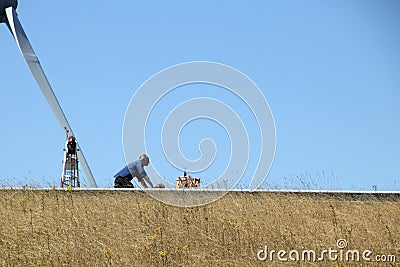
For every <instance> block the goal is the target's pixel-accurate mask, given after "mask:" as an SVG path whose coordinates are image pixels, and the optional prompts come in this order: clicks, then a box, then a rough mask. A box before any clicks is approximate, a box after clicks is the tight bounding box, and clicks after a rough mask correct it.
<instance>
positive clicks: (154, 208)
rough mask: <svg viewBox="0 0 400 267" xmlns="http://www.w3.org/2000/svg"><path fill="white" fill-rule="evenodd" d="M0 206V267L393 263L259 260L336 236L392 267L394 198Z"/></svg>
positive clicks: (85, 198) (398, 246) (46, 199)
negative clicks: (388, 259) (264, 251)
mask: <svg viewBox="0 0 400 267" xmlns="http://www.w3.org/2000/svg"><path fill="white" fill-rule="evenodd" d="M0 205H1V208H0V224H1V228H0V266H397V265H396V263H379V264H378V263H376V262H375V263H367V262H363V261H362V260H361V261H360V262H356V263H352V264H347V263H344V262H340V261H336V262H335V261H328V260H326V261H325V262H324V263H322V262H295V261H289V262H287V263H280V262H279V261H278V260H277V259H276V258H275V260H274V261H272V262H271V261H268V260H267V261H266V262H262V261H259V260H257V252H258V251H259V250H260V249H261V248H263V247H264V245H268V247H269V248H271V249H276V250H279V249H283V250H286V251H288V252H289V251H290V250H292V249H296V250H299V251H301V250H303V249H314V250H316V251H319V250H323V249H328V248H329V247H332V248H337V247H336V240H337V239H340V238H344V239H346V240H347V241H348V244H349V246H348V248H349V249H359V250H364V249H369V250H372V251H374V253H380V254H386V255H396V258H397V262H400V224H399V222H398V221H399V218H400V202H399V199H398V196H392V197H382V198H379V197H378V196H366V197H363V196H355V195H343V194H338V195H326V194H311V193H308V194H307V193H302V194H294V193H292V194H290V193H272V192H260V193H245V192H231V193H228V194H227V195H226V196H225V197H223V198H222V199H220V200H218V201H216V202H214V203H212V204H209V205H206V206H201V207H196V208H178V207H172V206H166V205H164V204H162V203H160V202H158V201H156V200H153V199H152V198H150V197H149V196H148V195H147V194H146V193H144V192H141V191H114V192H113V191H74V192H67V191H58V190H49V191H41V190H0ZM397 264H398V263H397Z"/></svg>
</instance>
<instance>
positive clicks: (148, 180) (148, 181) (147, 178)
mask: <svg viewBox="0 0 400 267" xmlns="http://www.w3.org/2000/svg"><path fill="white" fill-rule="evenodd" d="M143 179H145V180H146V182H147V183H148V184H149V185H150V186H151V187H154V185H153V183H152V182H151V181H150V178H149V176H147V175H146V176H144V177H143Z"/></svg>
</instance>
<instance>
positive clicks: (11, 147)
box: [0, 0, 400, 190]
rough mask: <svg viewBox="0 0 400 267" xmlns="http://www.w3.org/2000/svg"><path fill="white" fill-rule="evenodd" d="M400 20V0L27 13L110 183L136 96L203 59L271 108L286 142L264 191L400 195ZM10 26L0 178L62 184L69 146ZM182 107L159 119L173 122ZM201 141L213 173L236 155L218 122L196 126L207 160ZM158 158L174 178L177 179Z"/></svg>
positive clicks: (42, 4) (50, 7)
mask: <svg viewBox="0 0 400 267" xmlns="http://www.w3.org/2000/svg"><path fill="white" fill-rule="evenodd" d="M74 4H75V5H74ZM399 11H400V3H399V2H398V1H396V0H386V1H371V0H362V1H361V0H352V1H344V0H340V1H254V2H248V1H246V2H245V1H237V2H232V1H202V2H196V3H194V2H187V1H168V2H163V1H159V2H157V1H141V2H140V3H134V2H133V1H120V2H116V3H112V2H110V1H107V2H106V1H79V2H78V1H75V2H74V1H72V2H71V1H69V2H68V3H61V2H57V1H47V0H38V1H22V0H21V1H20V2H19V7H18V10H17V12H18V14H19V18H20V20H21V23H22V25H23V27H24V29H25V31H26V33H27V35H28V37H29V39H30V41H31V43H32V46H33V48H34V50H35V52H36V54H37V55H38V57H39V59H40V61H41V64H42V66H43V68H44V70H45V72H46V75H47V77H48V79H49V81H50V83H51V85H52V87H53V89H54V91H55V94H56V95H57V97H58V99H59V101H60V103H61V105H62V107H63V109H64V112H65V114H66V115H67V118H68V119H69V122H70V124H71V126H72V128H73V129H74V132H75V134H76V136H77V138H78V141H79V143H80V145H81V147H82V148H83V151H84V153H85V155H86V158H87V160H88V163H89V166H90V167H91V169H92V172H93V174H94V176H95V178H96V181H97V183H98V185H99V186H102V187H109V186H111V185H112V182H113V181H112V177H113V175H114V174H115V173H116V172H117V171H118V170H119V169H120V168H121V167H122V166H123V165H124V154H123V146H122V124H123V121H124V115H125V110H126V109H127V107H128V104H129V101H130V99H131V97H132V96H133V95H134V93H135V91H136V90H137V89H138V88H139V87H140V85H141V84H142V83H144V82H145V81H146V80H147V79H148V78H149V77H151V76H152V75H154V74H155V73H157V72H159V71H161V70H163V69H164V68H167V67H169V66H172V65H176V64H180V63H183V62H189V61H198V60H200V61H214V62H219V63H223V64H226V65H229V66H232V67H233V68H236V69H238V70H239V71H241V72H243V73H244V74H246V75H247V76H248V77H249V78H250V79H252V80H253V81H254V82H255V83H256V84H257V85H258V87H259V88H260V89H261V90H262V92H263V93H264V95H265V98H266V99H267V100H268V103H269V105H270V108H271V110H272V113H273V115H274V120H275V125H276V138H277V139H276V154H275V160H274V162H273V165H272V168H271V171H270V173H269V175H268V177H267V179H266V181H265V183H264V187H266V188H275V187H277V188H313V189H320V188H322V189H367V190H368V189H370V188H371V186H372V185H377V187H378V189H381V190H399V189H400V164H399V163H400V138H399V136H400V116H399V115H400V105H399V102H400V75H399V74H400V50H399V49H398V48H399V47H400V34H399V33H400V32H399V31H400V17H399V16H398V14H399ZM0 26H1V27H0V48H1V49H0V58H1V60H0V62H1V64H0V73H1V74H0V75H1V76H0V77H1V83H0V90H1V93H2V96H1V100H2V101H1V105H0V112H1V114H2V116H1V120H0V122H1V125H2V126H1V131H0V140H2V141H1V146H2V153H1V154H0V162H1V163H0V181H2V183H3V184H4V183H6V184H27V183H38V184H42V185H49V184H50V185H52V184H55V185H58V183H59V179H60V174H61V168H62V166H61V158H62V149H63V146H64V142H65V135H64V133H63V130H62V128H61V127H60V126H59V125H58V122H57V120H56V118H55V116H54V115H53V114H52V112H51V110H50V108H49V106H48V105H47V103H46V101H45V98H44V97H43V96H42V94H41V92H40V90H39V88H38V86H37V85H36V83H35V81H34V79H33V77H32V75H31V74H30V72H29V69H28V67H27V66H26V64H25V62H24V61H23V59H22V56H21V55H20V52H19V50H18V48H17V46H16V44H15V42H14V40H13V38H12V35H11V34H10V33H9V32H8V29H7V28H6V26H5V24H2V25H0ZM198 91H200V90H198ZM207 91H209V92H210V94H213V97H216V98H217V99H219V100H221V101H224V100H226V101H227V102H229V103H231V104H232V105H233V108H234V109H237V110H238V112H239V113H240V112H245V110H246V108H244V107H243V106H242V105H241V104H240V103H236V102H235V100H229V99H231V96H229V95H224V94H223V93H221V94H220V93H219V91H218V90H217V88H216V87H215V88H213V87H212V86H208V87H207V89H204V90H203V91H202V92H203V93H204V92H207ZM190 92H191V93H188V97H196V96H197V95H196V90H192V91H190ZM216 95H217V96H216ZM201 96H204V95H201ZM175 101H176V98H175V99H168V98H166V99H165V102H164V103H162V105H161V106H160V108H163V110H165V113H168V112H169V111H170V110H172V109H173V107H174V105H176V103H175ZM151 127H154V131H155V132H156V130H157V129H158V124H157V122H155V125H154V126H151ZM249 127H250V130H249V131H250V132H252V126H249ZM204 129H207V130H208V131H205V130H204ZM185 132H186V133H185ZM187 133H196V134H194V135H193V138H191V137H192V135H190V134H189V135H188V134H187ZM156 134H157V133H156ZM204 137H214V139H215V140H214V141H215V143H216V145H217V146H218V154H217V156H218V161H216V162H215V164H216V165H214V166H213V167H212V168H210V170H209V171H210V172H209V173H207V174H203V175H207V177H209V176H212V175H214V173H215V175H219V172H220V171H221V170H223V168H224V166H223V165H224V164H226V162H227V154H226V153H227V151H228V150H227V147H228V145H227V141H226V140H225V139H224V138H226V133H225V132H224V131H223V129H221V127H219V126H218V125H216V124H213V123H212V122H210V121H203V122H201V121H196V122H195V123H193V124H191V125H188V128H186V129H185V131H183V132H182V139H181V140H180V142H181V145H182V148H183V153H184V154H185V155H186V156H187V157H188V158H196V157H198V150H197V145H198V142H196V140H199V139H201V138H204ZM257 142H258V141H257V140H256V141H250V143H251V144H253V145H257ZM218 144H220V145H218ZM153 151H154V153H149V154H150V158H151V162H152V164H153V165H154V164H155V165H157V164H158V165H159V166H160V167H161V171H163V168H165V176H166V177H168V178H169V179H172V180H173V179H174V178H175V177H176V176H177V175H179V174H180V173H179V172H178V171H177V170H174V169H171V168H169V167H168V166H165V162H164V163H163V158H164V155H160V153H158V152H157V147H155V148H154V150H153ZM140 153H141V151H138V152H137V153H136V154H137V155H139V154H140ZM256 153H259V152H256ZM253 157H254V155H253ZM251 164H252V163H251ZM251 164H250V165H251ZM202 178H204V179H207V178H206V177H205V176H202ZM84 184H85V182H84Z"/></svg>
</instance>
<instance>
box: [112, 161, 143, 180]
mask: <svg viewBox="0 0 400 267" xmlns="http://www.w3.org/2000/svg"><path fill="white" fill-rule="evenodd" d="M146 175H147V173H146V172H145V171H144V169H143V163H142V161H141V160H140V159H139V160H135V161H132V162H131V163H129V164H128V165H127V166H125V167H124V168H123V169H122V170H120V171H119V172H118V173H117V174H115V175H114V177H118V176H122V177H125V178H127V179H129V181H130V180H132V179H133V177H137V178H138V179H142V178H143V177H145V176H146Z"/></svg>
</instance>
